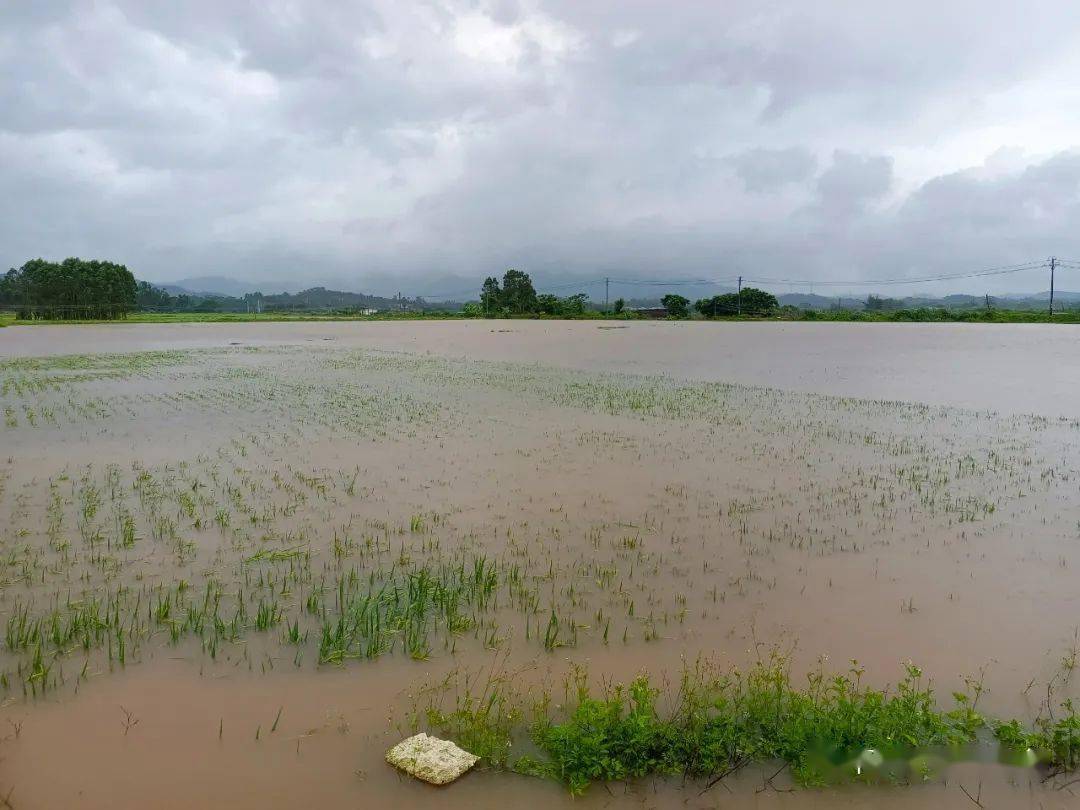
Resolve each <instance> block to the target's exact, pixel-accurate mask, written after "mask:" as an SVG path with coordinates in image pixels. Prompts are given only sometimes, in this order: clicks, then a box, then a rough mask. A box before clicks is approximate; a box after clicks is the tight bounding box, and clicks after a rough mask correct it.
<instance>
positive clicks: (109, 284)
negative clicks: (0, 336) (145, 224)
mask: <svg viewBox="0 0 1080 810" xmlns="http://www.w3.org/2000/svg"><path fill="white" fill-rule="evenodd" d="M137 293H138V286H137V284H136V282H135V277H134V276H133V275H132V274H131V271H130V270H128V269H127V268H126V267H125V266H124V265H122V264H116V263H114V262H103V261H85V260H83V259H78V258H69V259H64V261H62V262H59V263H57V262H47V261H45V260H44V259H32V260H31V261H28V262H26V263H25V264H24V265H23V266H22V267H20V268H19V269H18V270H15V269H12V270H11V271H10V272H8V273H7V274H6V275H5V276H4V283H3V288H2V290H0V294H2V295H3V296H4V298H5V299H6V303H8V304H12V305H14V306H15V307H16V310H17V314H18V317H20V318H29V319H44V320H56V319H61V318H73V319H89V318H93V319H109V318H122V317H124V316H125V315H127V313H128V312H130V311H131V310H133V309H134V308H135V306H136V298H137Z"/></svg>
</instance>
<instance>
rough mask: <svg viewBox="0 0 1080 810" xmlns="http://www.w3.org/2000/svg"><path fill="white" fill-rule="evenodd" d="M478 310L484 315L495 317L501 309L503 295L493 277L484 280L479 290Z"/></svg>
mask: <svg viewBox="0 0 1080 810" xmlns="http://www.w3.org/2000/svg"><path fill="white" fill-rule="evenodd" d="M480 308H481V309H482V310H484V314H485V315H497V314H498V313H499V312H500V311H501V310H502V308H503V293H502V290H501V289H500V288H499V280H498V279H497V278H495V277H494V276H488V277H487V278H485V279H484V286H483V287H481V288H480Z"/></svg>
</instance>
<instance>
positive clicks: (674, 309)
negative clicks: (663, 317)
mask: <svg viewBox="0 0 1080 810" xmlns="http://www.w3.org/2000/svg"><path fill="white" fill-rule="evenodd" d="M660 303H661V304H663V305H664V309H666V310H667V311H668V315H670V316H671V317H672V318H685V317H686V316H687V315H689V314H690V299H689V298H686V297H685V296H682V295H678V294H676V293H668V294H667V295H665V296H664V297H663V298H661V299H660Z"/></svg>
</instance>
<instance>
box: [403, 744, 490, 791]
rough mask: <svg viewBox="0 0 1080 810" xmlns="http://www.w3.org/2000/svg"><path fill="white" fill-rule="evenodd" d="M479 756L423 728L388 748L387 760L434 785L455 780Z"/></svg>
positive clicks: (474, 762) (475, 761) (473, 763)
mask: <svg viewBox="0 0 1080 810" xmlns="http://www.w3.org/2000/svg"><path fill="white" fill-rule="evenodd" d="M479 759H480V757H477V756H474V755H472V754H470V753H469V752H468V751H465V750H464V749H461V748H458V746H456V745H454V743H452V742H450V741H449V740H440V739H439V738H438V737H431V736H429V735H427V734H424V733H423V732H421V733H420V734H417V735H416V736H414V737H409V739H407V740H402V741H401V742H399V743H398V744H397V745H395V746H394V747H393V748H391V749H390V750H389V751H387V752H386V761H387V762H389V763H390V764H391V765H393V766H394V767H396V768H401V770H403V771H405V773H407V774H409V775H410V776H415V777H416V778H417V779H422V780H424V781H425V782H428V783H430V784H432V785H445V784H448V783H450V782H453V781H454V780H455V779H457V778H458V777H459V776H461V775H462V774H463V773H465V772H466V771H467V770H469V768H471V767H472V766H473V765H475V764H476V763H477V761H478V760H479Z"/></svg>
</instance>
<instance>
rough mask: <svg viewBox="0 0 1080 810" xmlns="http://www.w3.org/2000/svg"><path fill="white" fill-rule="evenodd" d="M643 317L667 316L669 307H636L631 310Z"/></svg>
mask: <svg viewBox="0 0 1080 810" xmlns="http://www.w3.org/2000/svg"><path fill="white" fill-rule="evenodd" d="M630 311H631V312H633V313H635V314H636V315H638V316H639V317H642V318H666V317H667V316H668V311H667V307H634V308H633V309H631V310H630Z"/></svg>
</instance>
